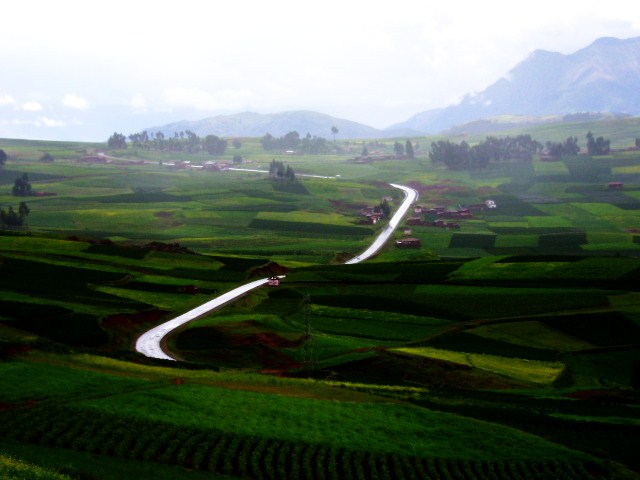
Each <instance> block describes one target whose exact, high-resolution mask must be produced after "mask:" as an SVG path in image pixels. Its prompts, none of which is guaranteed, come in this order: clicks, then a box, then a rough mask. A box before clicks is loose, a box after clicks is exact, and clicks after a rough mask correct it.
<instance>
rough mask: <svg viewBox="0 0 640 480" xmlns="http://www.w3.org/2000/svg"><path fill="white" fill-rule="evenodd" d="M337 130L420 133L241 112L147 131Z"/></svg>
mask: <svg viewBox="0 0 640 480" xmlns="http://www.w3.org/2000/svg"><path fill="white" fill-rule="evenodd" d="M332 127H336V128H337V129H338V133H337V134H336V138H388V137H396V136H417V135H421V133H420V132H417V131H412V130H410V129H405V128H400V129H389V130H379V129H376V128H373V127H370V126H368V125H364V124H362V123H357V122H352V121H350V120H345V119H341V118H335V117H332V116H330V115H325V114H323V113H317V112H310V111H305V110H298V111H290V112H281V113H270V114H260V113H254V112H244V113H238V114H235V115H218V116H215V117H210V118H205V119H202V120H195V121H187V120H185V121H180V122H174V123H170V124H167V125H163V126H159V127H152V128H149V129H147V130H148V131H149V132H150V133H155V132H162V133H163V134H164V135H165V136H173V135H174V133H175V132H181V131H186V130H191V131H192V132H194V133H196V134H198V135H199V136H206V135H211V134H214V135H218V136H219V137H262V136H264V135H265V134H267V133H270V134H271V135H273V136H275V137H280V136H283V135H286V134H287V133H289V132H290V131H292V130H295V131H297V132H298V133H299V134H300V135H301V136H305V135H306V134H307V133H309V134H310V135H311V136H317V137H323V138H330V137H331V136H332V132H331V128H332Z"/></svg>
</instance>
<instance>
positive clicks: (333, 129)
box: [331, 125, 338, 145]
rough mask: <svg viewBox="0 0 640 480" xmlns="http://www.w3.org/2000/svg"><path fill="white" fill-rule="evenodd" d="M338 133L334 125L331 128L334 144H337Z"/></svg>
mask: <svg viewBox="0 0 640 480" xmlns="http://www.w3.org/2000/svg"><path fill="white" fill-rule="evenodd" d="M337 133H338V128H337V127H336V126H335V125H334V126H333V127H331V135H333V144H334V145H335V144H336V134H337Z"/></svg>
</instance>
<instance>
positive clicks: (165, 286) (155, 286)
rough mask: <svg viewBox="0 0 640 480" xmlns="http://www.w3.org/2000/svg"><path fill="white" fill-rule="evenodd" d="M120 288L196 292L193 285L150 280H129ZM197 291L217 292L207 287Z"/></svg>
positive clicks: (208, 293)
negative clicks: (151, 281)
mask: <svg viewBox="0 0 640 480" xmlns="http://www.w3.org/2000/svg"><path fill="white" fill-rule="evenodd" d="M120 288H124V289H127V290H136V291H139V292H157V293H186V294H191V293H196V292H195V291H194V290H193V285H191V284H184V285H177V284H169V283H150V282H129V283H127V284H126V285H121V286H120ZM197 293H200V294H203V295H211V294H214V293H217V290H212V289H208V288H198V290H197Z"/></svg>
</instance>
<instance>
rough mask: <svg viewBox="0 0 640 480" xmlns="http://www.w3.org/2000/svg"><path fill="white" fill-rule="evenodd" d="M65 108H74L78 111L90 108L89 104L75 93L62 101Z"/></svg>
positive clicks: (67, 95)
mask: <svg viewBox="0 0 640 480" xmlns="http://www.w3.org/2000/svg"><path fill="white" fill-rule="evenodd" d="M62 104H63V105H64V106H65V107H69V108H74V109H76V110H86V109H88V108H89V102H87V101H86V100H85V99H84V98H82V97H81V96H79V95H76V94H75V93H67V94H66V95H65V96H64V98H63V99H62Z"/></svg>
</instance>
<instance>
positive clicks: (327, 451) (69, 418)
mask: <svg viewBox="0 0 640 480" xmlns="http://www.w3.org/2000/svg"><path fill="white" fill-rule="evenodd" d="M0 425H1V426H0V435H2V436H4V437H8V438H12V439H15V440H18V441H22V442H29V443H37V444H40V445H45V446H55V447H60V448H68V449H73V450H79V451H85V452H91V453H95V454H100V455H109V456H115V457H120V458H127V459H131V460H138V461H153V462H160V463H165V464H173V465H179V466H183V467H187V468H193V469H198V470H205V471H211V472H214V473H219V474H225V475H234V476H240V477H242V478H255V479H286V478H292V479H305V480H311V479H318V480H322V479H325V478H329V479H357V480H361V479H362V480H364V479H372V480H376V479H380V480H386V479H393V480H402V479H408V480H414V479H415V480H417V479H434V480H435V479H446V480H476V479H477V480H493V479H497V480H502V479H504V480H507V479H516V480H538V479H540V480H542V479H549V478H557V479H567V480H572V479H589V478H594V477H598V478H607V477H608V475H607V472H605V471H604V470H603V469H602V467H601V466H600V465H596V464H583V463H575V462H566V461H474V460H451V459H439V458H436V459H434V458H420V457H415V456H411V457H409V456H402V455H397V454H386V453H374V452H363V451H356V450H349V449H344V448H334V447H328V446H324V445H318V444H306V443H301V442H292V441H284V440H277V439H271V438H264V437H255V436H243V435H236V434H233V433H225V432H220V431H215V430H198V429H193V428H184V427H180V426H177V425H169V424H164V423H159V422H155V423H153V422H141V421H138V420H131V419H123V418H119V417H113V416H109V415H105V414H101V413H98V412H91V411H87V410H70V409H63V408H58V407H34V408H30V409H24V410H14V411H12V412H4V413H3V414H2V415H1V416H0Z"/></svg>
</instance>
